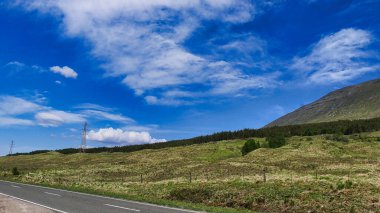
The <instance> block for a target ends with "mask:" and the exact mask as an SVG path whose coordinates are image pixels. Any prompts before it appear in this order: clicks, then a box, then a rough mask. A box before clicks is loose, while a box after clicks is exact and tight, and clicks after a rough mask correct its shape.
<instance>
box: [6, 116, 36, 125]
mask: <svg viewBox="0 0 380 213" xmlns="http://www.w3.org/2000/svg"><path fill="white" fill-rule="evenodd" d="M32 125H34V122H33V121H31V120H27V119H20V118H14V117H1V116H0V126H1V127H8V126H32Z"/></svg>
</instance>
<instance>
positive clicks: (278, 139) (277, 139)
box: [266, 135, 286, 148]
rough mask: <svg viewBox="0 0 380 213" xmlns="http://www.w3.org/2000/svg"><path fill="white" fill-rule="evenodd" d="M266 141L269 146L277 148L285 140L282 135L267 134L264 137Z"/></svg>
mask: <svg viewBox="0 0 380 213" xmlns="http://www.w3.org/2000/svg"><path fill="white" fill-rule="evenodd" d="M266 140H267V141H268V146H269V148H279V147H282V146H284V145H285V143H286V140H285V137H284V136H283V135H274V136H269V137H267V139H266Z"/></svg>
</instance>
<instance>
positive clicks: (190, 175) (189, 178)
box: [189, 172, 191, 183]
mask: <svg viewBox="0 0 380 213" xmlns="http://www.w3.org/2000/svg"><path fill="white" fill-rule="evenodd" d="M189 182H190V183H191V172H190V174H189Z"/></svg>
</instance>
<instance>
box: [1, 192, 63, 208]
mask: <svg viewBox="0 0 380 213" xmlns="http://www.w3.org/2000/svg"><path fill="white" fill-rule="evenodd" d="M0 195H4V196H7V197H10V198H13V199H16V200H21V201H24V202H27V203H31V204H33V205H36V206H41V207H43V208H46V209H50V210H53V211H56V212H59V213H67V212H64V211H61V210H58V209H54V208H51V207H49V206H45V205H42V204H39V203H35V202H32V201H29V200H24V199H21V198H18V197H14V196H11V195H7V194H4V193H0Z"/></svg>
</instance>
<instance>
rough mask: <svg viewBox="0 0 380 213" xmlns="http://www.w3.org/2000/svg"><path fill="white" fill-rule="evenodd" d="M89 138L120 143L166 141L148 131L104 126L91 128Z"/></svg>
mask: <svg viewBox="0 0 380 213" xmlns="http://www.w3.org/2000/svg"><path fill="white" fill-rule="evenodd" d="M87 139H88V140H92V141H99V142H103V143H112V144H118V145H129V144H141V143H158V142H166V140H165V139H155V138H152V137H151V136H150V134H149V133H148V132H137V131H124V130H122V129H114V128H112V127H110V128H103V129H99V130H98V131H94V130H91V131H89V133H88V135H87Z"/></svg>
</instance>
